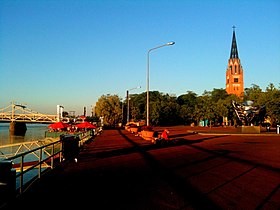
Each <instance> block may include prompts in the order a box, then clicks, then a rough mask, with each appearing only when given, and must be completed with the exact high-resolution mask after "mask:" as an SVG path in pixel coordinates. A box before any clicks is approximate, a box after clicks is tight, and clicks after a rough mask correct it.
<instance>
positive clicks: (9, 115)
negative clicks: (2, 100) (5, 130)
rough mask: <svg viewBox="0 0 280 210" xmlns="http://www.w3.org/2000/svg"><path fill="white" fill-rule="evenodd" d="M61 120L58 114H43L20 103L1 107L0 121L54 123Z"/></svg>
mask: <svg viewBox="0 0 280 210" xmlns="http://www.w3.org/2000/svg"><path fill="white" fill-rule="evenodd" d="M59 120H60V119H59V117H58V115H50V114H42V113H39V112H37V111H33V110H31V109H29V108H27V107H26V106H25V105H22V104H19V103H14V102H12V103H11V105H9V106H7V107H5V108H0V122H24V123H54V122H57V121H59Z"/></svg>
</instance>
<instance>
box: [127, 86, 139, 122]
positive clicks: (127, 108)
mask: <svg viewBox="0 0 280 210" xmlns="http://www.w3.org/2000/svg"><path fill="white" fill-rule="evenodd" d="M138 88H141V86H138V87H135V88H131V89H128V90H127V91H126V100H127V122H126V123H129V91H131V90H135V89H138Z"/></svg>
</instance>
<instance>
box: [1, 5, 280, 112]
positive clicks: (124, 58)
mask: <svg viewBox="0 0 280 210" xmlns="http://www.w3.org/2000/svg"><path fill="white" fill-rule="evenodd" d="M233 26H235V27H236V28H235V33H236V41H237V48H238V55H239V58H240V60H241V65H242V66H243V71H244V86H245V88H250V87H252V85H253V84H256V85H258V86H259V87H260V88H261V89H262V90H263V91H265V88H266V87H268V85H269V84H270V83H273V84H274V85H275V87H277V88H280V39H279V37H280V1H279V0H236V1H231V0H172V1H170V0H130V1H129V0H75V1H73V0H0V108H5V107H7V106H9V105H10V104H11V102H12V101H14V102H17V103H21V104H24V105H26V106H27V107H28V108H30V109H32V110H34V111H37V112H39V113H43V114H55V113H56V109H57V105H61V106H63V107H64V110H65V111H74V112H75V114H76V115H82V114H83V112H84V107H86V110H87V112H86V114H87V115H91V109H92V107H94V106H95V104H96V102H97V101H98V99H99V98H100V97H101V96H102V95H107V94H110V95H118V96H119V97H120V98H121V99H122V100H124V99H125V97H126V91H127V90H129V93H131V94H141V93H143V92H146V91H147V78H149V90H150V91H159V92H161V93H163V94H172V95H176V96H177V97H178V96H180V95H183V94H186V93H187V92H188V91H192V92H194V93H196V94H197V95H198V96H199V95H202V94H203V92H204V91H212V90H213V89H214V88H216V89H220V88H225V82H226V79H225V74H226V69H227V64H228V59H229V56H230V49H231V42H232V34H233ZM170 41H174V42H175V44H174V45H172V46H164V47H160V48H157V49H155V50H152V51H151V52H150V53H149V61H150V62H149V74H148V73H147V69H148V51H149V50H150V49H152V48H155V47H158V46H161V45H164V44H166V43H168V42H170ZM139 86H141V88H136V87H139Z"/></svg>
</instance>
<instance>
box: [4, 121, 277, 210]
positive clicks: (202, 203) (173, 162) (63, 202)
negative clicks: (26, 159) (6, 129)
mask: <svg viewBox="0 0 280 210" xmlns="http://www.w3.org/2000/svg"><path fill="white" fill-rule="evenodd" d="M169 130H170V134H171V137H172V138H173V139H175V140H176V144H175V145H170V146H164V147H160V146H156V145H152V144H151V143H150V142H149V141H145V140H142V139H141V138H140V137H138V136H135V135H134V134H131V133H128V132H127V131H126V130H117V129H116V130H104V131H103V133H102V134H101V135H100V136H97V137H96V138H95V139H94V140H93V141H92V142H90V143H88V144H87V145H86V146H85V147H84V149H83V151H82V152H81V153H80V155H79V158H78V162H77V163H75V162H74V161H71V162H64V163H63V165H61V166H59V167H57V168H56V169H55V170H53V171H51V172H50V173H49V174H46V175H45V176H43V177H42V178H41V180H40V181H39V182H37V183H35V184H34V185H33V186H32V187H31V188H30V189H29V190H28V191H27V192H26V193H25V194H24V195H23V196H22V197H20V198H18V199H17V200H16V201H15V202H12V204H10V205H9V206H6V207H5V208H3V209H20V208H22V209H29V210H32V209H36V210H37V209H40V208H44V209H74V208H79V209H88V208H89V209H96V210H103V209H104V210H107V209H114V210H143V209H145V210H146V209H151V210H161V209H164V210H172V209H203V210H205V209H215V210H218V209H246V210H250V209H252V210H253V209H271V210H274V209H275V210H276V209H279V208H280V136H279V135H274V136H267V137H265V136H239V135H238V136H235V135H214V134H212V135H198V134H195V133H188V132H187V130H188V129H187V128H186V127H184V126H181V127H171V128H169Z"/></svg>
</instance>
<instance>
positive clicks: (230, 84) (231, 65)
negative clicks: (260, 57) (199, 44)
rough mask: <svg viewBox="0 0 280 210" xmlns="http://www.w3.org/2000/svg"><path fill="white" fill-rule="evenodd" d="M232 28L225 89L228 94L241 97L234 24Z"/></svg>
mask: <svg viewBox="0 0 280 210" xmlns="http://www.w3.org/2000/svg"><path fill="white" fill-rule="evenodd" d="M232 28H233V36H232V44H231V52H230V57H229V60H228V67H227V71H226V91H227V93H228V94H235V95H237V96H239V97H243V94H244V81H243V69H242V65H241V62H240V59H239V58H238V51H237V44H236V38H235V26H233V27H232Z"/></svg>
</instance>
